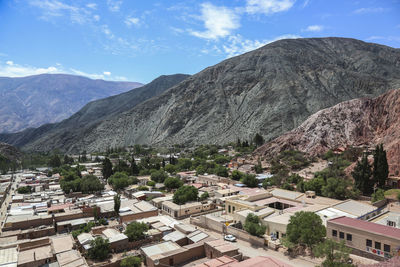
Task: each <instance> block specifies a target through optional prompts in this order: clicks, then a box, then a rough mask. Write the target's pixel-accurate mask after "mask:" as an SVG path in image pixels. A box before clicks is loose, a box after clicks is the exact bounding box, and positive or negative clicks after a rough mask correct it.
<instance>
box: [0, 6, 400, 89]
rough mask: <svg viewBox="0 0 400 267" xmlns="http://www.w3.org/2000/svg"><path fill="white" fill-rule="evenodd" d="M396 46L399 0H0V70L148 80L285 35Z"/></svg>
mask: <svg viewBox="0 0 400 267" xmlns="http://www.w3.org/2000/svg"><path fill="white" fill-rule="evenodd" d="M331 36H337V37H350V38H356V39H360V40H363V41H366V42H374V43H379V44H384V45H388V46H391V47H395V48H400V0H359V1H351V0H241V1H239V0H226V1H222V0H221V1H199V0H197V1H194V0H193V1H191V0H186V1H177V0H158V1H152V0H140V1H139V0H98V1H97V0H75V1H67V0H0V76H8V77H22V76H28V75H34V74H41V73H69V74H76V75H82V76H87V77H89V78H93V79H106V80H118V81H135V82H142V83H148V82H150V81H151V80H153V79H155V78H157V77H158V76H160V75H164V74H175V73H186V74H194V73H197V72H199V71H201V70H202V69H204V68H206V67H208V66H211V65H215V64H217V63H219V62H221V61H222V60H225V59H227V58H230V57H233V56H236V55H239V54H242V53H245V52H248V51H251V50H253V49H256V48H258V47H261V46H263V45H265V44H268V43H270V42H273V41H276V40H279V39H284V38H309V37H331Z"/></svg>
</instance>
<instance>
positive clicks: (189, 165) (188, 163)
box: [177, 158, 192, 171]
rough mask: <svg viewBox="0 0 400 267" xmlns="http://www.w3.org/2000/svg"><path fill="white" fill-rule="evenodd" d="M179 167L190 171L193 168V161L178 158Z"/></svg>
mask: <svg viewBox="0 0 400 267" xmlns="http://www.w3.org/2000/svg"><path fill="white" fill-rule="evenodd" d="M177 168H178V169H180V170H182V171H188V170H190V169H191V168H192V161H191V160H190V159H187V158H180V159H179V160H178V165H177Z"/></svg>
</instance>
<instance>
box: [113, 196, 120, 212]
mask: <svg viewBox="0 0 400 267" xmlns="http://www.w3.org/2000/svg"><path fill="white" fill-rule="evenodd" d="M120 208H121V195H120V194H117V195H115V196H114V212H115V214H116V215H119V209H120Z"/></svg>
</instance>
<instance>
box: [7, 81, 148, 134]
mask: <svg viewBox="0 0 400 267" xmlns="http://www.w3.org/2000/svg"><path fill="white" fill-rule="evenodd" d="M139 86H142V84H141V83H137V82H110V81H104V80H92V79H89V78H86V77H81V76H74V75H66V74H41V75H34V76H28V77H22V78H7V77H0V96H1V97H0V132H17V131H21V130H23V129H26V128H30V127H38V126H40V125H42V124H45V123H52V122H58V121H61V120H63V119H66V118H68V117H69V116H71V115H72V114H73V113H75V112H76V111H78V110H79V109H80V108H82V107H83V106H84V105H85V104H86V103H88V102H90V101H93V100H96V99H100V98H104V97H108V96H111V95H116V94H120V93H122V92H126V91H127V90H131V89H133V88H137V87H139Z"/></svg>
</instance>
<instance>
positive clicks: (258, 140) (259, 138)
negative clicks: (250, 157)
mask: <svg viewBox="0 0 400 267" xmlns="http://www.w3.org/2000/svg"><path fill="white" fill-rule="evenodd" d="M253 141H254V143H255V144H256V146H257V147H259V146H261V145H263V144H264V138H263V137H262V136H261V135H260V134H259V133H256V135H255V136H254V139H253Z"/></svg>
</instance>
